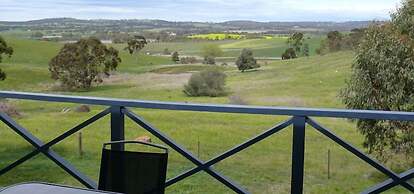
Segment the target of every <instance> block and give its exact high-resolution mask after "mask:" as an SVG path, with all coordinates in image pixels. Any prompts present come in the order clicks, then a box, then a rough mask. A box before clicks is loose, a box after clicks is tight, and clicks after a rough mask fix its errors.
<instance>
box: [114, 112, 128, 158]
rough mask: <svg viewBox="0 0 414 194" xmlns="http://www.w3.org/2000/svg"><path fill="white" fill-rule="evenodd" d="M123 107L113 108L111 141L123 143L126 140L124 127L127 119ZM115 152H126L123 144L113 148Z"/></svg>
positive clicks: (115, 145)
mask: <svg viewBox="0 0 414 194" xmlns="http://www.w3.org/2000/svg"><path fill="white" fill-rule="evenodd" d="M123 108H124V107H122V106H112V107H111V141H122V140H124V139H125V133H124V130H125V129H124V127H125V126H124V125H125V123H124V122H125V117H124V113H122V109H123ZM111 148H112V149H114V150H120V151H122V150H124V145H123V144H114V145H112V147H111Z"/></svg>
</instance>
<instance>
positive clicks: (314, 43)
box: [118, 36, 322, 57]
mask: <svg viewBox="0 0 414 194" xmlns="http://www.w3.org/2000/svg"><path fill="white" fill-rule="evenodd" d="M321 39H322V37H320V36H310V39H307V40H306V42H307V43H308V44H309V48H310V55H315V50H316V49H317V48H318V47H319V46H320V41H321ZM209 44H216V45H219V46H220V48H221V49H222V50H223V52H224V57H237V56H239V55H240V52H241V50H242V49H244V48H249V49H252V50H253V52H254V55H255V56H256V57H281V56H282V53H283V52H284V51H285V50H286V48H287V47H288V46H287V45H286V38H285V37H273V38H271V39H243V40H217V41H206V40H199V41H183V42H167V43H165V42H161V43H159V42H156V43H150V44H149V45H148V46H147V47H145V48H144V52H150V53H162V52H163V51H164V49H165V48H168V50H169V51H171V52H173V51H178V52H179V53H180V54H181V55H202V54H201V51H202V48H203V47H204V46H206V45H209ZM118 47H119V48H121V47H124V45H118Z"/></svg>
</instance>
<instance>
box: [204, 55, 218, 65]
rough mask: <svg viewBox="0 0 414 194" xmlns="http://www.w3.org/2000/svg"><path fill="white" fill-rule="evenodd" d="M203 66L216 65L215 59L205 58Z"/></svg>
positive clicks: (211, 57)
mask: <svg viewBox="0 0 414 194" xmlns="http://www.w3.org/2000/svg"><path fill="white" fill-rule="evenodd" d="M203 64H207V65H215V64H216V58H215V57H213V56H205V57H204V61H203Z"/></svg>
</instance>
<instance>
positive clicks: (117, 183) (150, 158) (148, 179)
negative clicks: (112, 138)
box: [99, 141, 168, 194]
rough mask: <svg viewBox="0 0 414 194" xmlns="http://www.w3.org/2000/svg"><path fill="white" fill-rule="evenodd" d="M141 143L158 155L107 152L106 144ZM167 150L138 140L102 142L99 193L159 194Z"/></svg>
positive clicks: (160, 192)
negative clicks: (157, 150) (156, 150)
mask: <svg viewBox="0 0 414 194" xmlns="http://www.w3.org/2000/svg"><path fill="white" fill-rule="evenodd" d="M132 143H134V144H142V145H146V146H150V147H152V148H156V149H161V150H162V152H159V153H153V152H135V151H118V150H112V149H108V148H107V146H108V145H116V144H132ZM167 161H168V149H167V148H165V147H163V146H160V145H155V144H150V143H145V142H140V141H116V142H110V143H105V144H104V145H103V149H102V160H101V170H100V175H99V190H103V191H113V192H119V193H126V194H163V193H164V190H165V179H166V173H167Z"/></svg>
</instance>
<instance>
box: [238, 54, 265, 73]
mask: <svg viewBox="0 0 414 194" xmlns="http://www.w3.org/2000/svg"><path fill="white" fill-rule="evenodd" d="M236 65H237V68H238V69H239V70H240V71H241V72H244V71H246V70H249V69H255V68H259V67H260V65H259V64H258V63H257V60H256V59H255V58H254V56H253V51H252V50H250V49H243V50H242V52H241V54H240V56H239V58H237V61H236Z"/></svg>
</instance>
